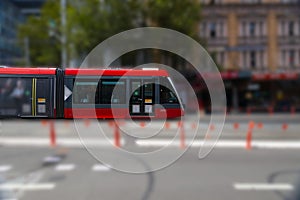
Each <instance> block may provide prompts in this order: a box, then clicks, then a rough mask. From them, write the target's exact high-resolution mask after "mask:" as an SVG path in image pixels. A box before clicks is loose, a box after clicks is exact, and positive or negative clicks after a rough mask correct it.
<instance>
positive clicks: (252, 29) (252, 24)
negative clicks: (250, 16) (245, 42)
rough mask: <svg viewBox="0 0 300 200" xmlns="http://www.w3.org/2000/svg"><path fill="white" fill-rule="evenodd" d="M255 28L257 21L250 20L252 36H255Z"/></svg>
mask: <svg viewBox="0 0 300 200" xmlns="http://www.w3.org/2000/svg"><path fill="white" fill-rule="evenodd" d="M255 29H256V24H255V22H250V23H249V34H250V36H255Z"/></svg>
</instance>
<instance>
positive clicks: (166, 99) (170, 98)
mask: <svg viewBox="0 0 300 200" xmlns="http://www.w3.org/2000/svg"><path fill="white" fill-rule="evenodd" d="M160 103H161V104H178V99H177V97H176V95H175V93H174V92H173V91H172V90H170V89H169V88H167V87H165V86H162V85H160Z"/></svg>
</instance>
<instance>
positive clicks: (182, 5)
mask: <svg viewBox="0 0 300 200" xmlns="http://www.w3.org/2000/svg"><path fill="white" fill-rule="evenodd" d="M145 5H146V11H145V13H146V18H147V19H148V25H150V26H158V27H164V28H170V29H173V30H177V31H179V32H181V33H184V34H186V35H188V36H191V37H193V38H194V39H197V40H198V39H199V37H198V30H197V29H198V24H199V21H200V16H201V15H200V14H201V13H200V11H201V6H200V3H199V1H198V0H172V1H165V0H148V1H147V3H146V4H145Z"/></svg>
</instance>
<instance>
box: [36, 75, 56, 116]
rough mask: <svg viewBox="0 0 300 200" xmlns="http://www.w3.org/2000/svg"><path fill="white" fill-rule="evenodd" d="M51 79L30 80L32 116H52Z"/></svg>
mask: <svg viewBox="0 0 300 200" xmlns="http://www.w3.org/2000/svg"><path fill="white" fill-rule="evenodd" d="M53 103H54V102H53V79H50V78H33V79H32V101H31V107H32V116H35V117H52V116H53V109H51V108H53Z"/></svg>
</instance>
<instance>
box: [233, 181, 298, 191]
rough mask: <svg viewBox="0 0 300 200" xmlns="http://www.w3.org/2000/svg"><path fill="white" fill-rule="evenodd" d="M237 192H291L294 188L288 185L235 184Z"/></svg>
mask: <svg viewBox="0 0 300 200" xmlns="http://www.w3.org/2000/svg"><path fill="white" fill-rule="evenodd" d="M233 187H234V189H236V190H265V191H270V190H284V191H290V190H293V189H294V186H293V185H291V184H288V183H235V184H233Z"/></svg>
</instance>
